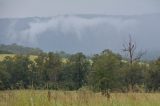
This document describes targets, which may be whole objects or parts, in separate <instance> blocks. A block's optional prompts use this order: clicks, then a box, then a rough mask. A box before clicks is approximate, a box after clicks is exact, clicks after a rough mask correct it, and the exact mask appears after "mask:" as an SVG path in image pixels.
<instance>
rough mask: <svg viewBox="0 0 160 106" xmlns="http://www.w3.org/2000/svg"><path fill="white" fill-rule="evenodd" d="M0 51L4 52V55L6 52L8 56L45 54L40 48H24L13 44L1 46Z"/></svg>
mask: <svg viewBox="0 0 160 106" xmlns="http://www.w3.org/2000/svg"><path fill="white" fill-rule="evenodd" d="M0 51H2V53H3V52H4V53H7V54H10V53H14V54H32V55H37V54H40V53H42V52H43V51H42V50H41V49H39V48H31V47H24V46H20V45H17V44H11V45H4V44H0ZM0 53H1V52H0Z"/></svg>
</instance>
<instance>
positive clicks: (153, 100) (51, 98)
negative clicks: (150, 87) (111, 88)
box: [0, 90, 160, 106]
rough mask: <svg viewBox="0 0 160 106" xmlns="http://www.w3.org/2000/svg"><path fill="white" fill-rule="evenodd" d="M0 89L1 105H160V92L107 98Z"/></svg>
mask: <svg viewBox="0 0 160 106" xmlns="http://www.w3.org/2000/svg"><path fill="white" fill-rule="evenodd" d="M50 92H51V95H48V91H47V90H12V91H0V106H159V105H160V101H159V98H160V94H159V93H111V97H110V99H107V98H106V97H105V96H103V95H101V93H93V92H91V91H60V90H59V91H50Z"/></svg>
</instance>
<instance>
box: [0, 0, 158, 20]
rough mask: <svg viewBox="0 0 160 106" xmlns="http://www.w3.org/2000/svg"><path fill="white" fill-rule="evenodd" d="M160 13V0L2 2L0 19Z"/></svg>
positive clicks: (24, 0)
mask: <svg viewBox="0 0 160 106" xmlns="http://www.w3.org/2000/svg"><path fill="white" fill-rule="evenodd" d="M153 13H160V0H0V18H4V17H35V16H41V17H42V16H43V17H47V16H55V15H63V14H107V15H138V14H153Z"/></svg>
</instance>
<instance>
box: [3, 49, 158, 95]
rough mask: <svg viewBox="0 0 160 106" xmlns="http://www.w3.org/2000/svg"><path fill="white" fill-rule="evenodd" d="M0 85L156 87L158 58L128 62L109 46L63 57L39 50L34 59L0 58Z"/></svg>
mask: <svg viewBox="0 0 160 106" xmlns="http://www.w3.org/2000/svg"><path fill="white" fill-rule="evenodd" d="M0 89H1V90H8V89H54V90H59V89H60V90H78V89H91V90H93V91H102V92H107V91H112V92H115V91H116V92H128V91H134V92H142V91H145V92H152V91H159V90H160V58H158V59H157V60H155V61H150V62H148V63H146V62H142V61H140V60H135V61H132V63H130V62H129V60H127V59H124V58H123V57H122V56H121V55H120V54H117V53H114V52H112V51H111V50H108V49H107V50H104V51H103V52H101V53H100V54H95V55H94V56H92V57H91V58H88V57H86V56H85V55H84V54H83V53H76V54H73V55H70V56H68V57H67V58H63V57H61V56H60V55H59V54H58V53H53V52H49V53H41V54H39V55H38V57H37V58H36V59H35V60H34V61H33V60H31V59H29V56H27V55H16V56H14V57H9V56H8V57H5V59H4V60H3V61H1V62H0Z"/></svg>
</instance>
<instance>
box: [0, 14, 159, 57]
mask: <svg viewBox="0 0 160 106" xmlns="http://www.w3.org/2000/svg"><path fill="white" fill-rule="evenodd" d="M159 28H160V14H150V15H96V14H85V15H84V14H80V15H59V16H54V17H28V18H1V19H0V36H1V39H0V43H3V44H12V43H17V44H19V45H23V46H29V47H38V48H41V49H43V50H44V51H65V52H68V53H75V52H79V51H82V52H84V53H86V54H94V53H98V52H100V51H102V50H104V49H111V50H113V51H116V52H119V53H122V51H121V50H122V44H123V43H124V42H125V41H127V40H128V35H129V34H131V35H132V37H133V40H134V41H135V42H136V45H137V50H146V51H147V54H146V56H145V58H149V59H151V58H154V57H157V56H159V54H160V52H159V51H160V48H159V45H157V44H158V43H159V42H160V40H159V39H160V36H159V34H160V30H159Z"/></svg>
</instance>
